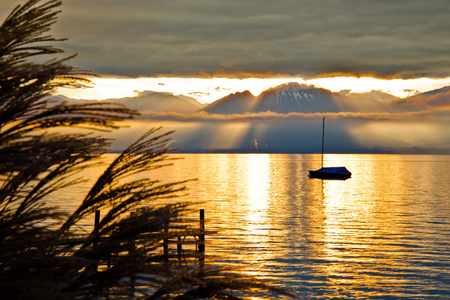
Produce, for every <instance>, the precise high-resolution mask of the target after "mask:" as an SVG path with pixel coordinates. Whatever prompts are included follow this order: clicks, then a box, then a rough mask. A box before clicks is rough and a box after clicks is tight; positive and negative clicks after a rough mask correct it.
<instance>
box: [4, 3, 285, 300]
mask: <svg viewBox="0 0 450 300" xmlns="http://www.w3.org/2000/svg"><path fill="white" fill-rule="evenodd" d="M59 5H61V2H60V1H57V0H50V1H48V2H46V3H44V4H40V1H39V0H31V1H28V2H27V3H26V4H24V5H22V6H18V7H17V8H16V9H15V10H14V11H13V12H12V13H11V14H10V15H9V16H8V18H7V19H6V21H5V22H4V23H3V25H2V26H1V27H0V185H1V190H0V212H1V214H0V291H1V298H2V299H92V298H97V299H104V298H110V299H114V298H124V297H133V298H135V299H138V298H143V299H166V298H179V299H195V298H211V299H240V298H245V297H246V296H250V295H262V294H261V293H265V292H275V293H281V294H285V292H283V291H281V290H279V289H277V288H271V287H269V286H267V285H266V284H265V283H264V282H261V281H258V280H256V279H254V278H251V277H245V276H244V275H236V274H234V273H231V272H227V271H224V270H221V269H219V268H217V267H214V266H211V265H208V263H202V264H197V265H192V264H184V265H180V264H179V263H178V262H171V261H170V260H168V259H167V257H164V255H162V254H161V251H158V249H159V248H161V245H162V242H163V240H164V239H168V238H175V237H179V236H186V235H192V234H195V233H196V231H195V230H194V229H192V226H191V223H189V222H188V221H185V218H183V216H185V215H186V214H187V213H189V212H190V210H189V204H186V203H177V202H170V203H171V204H168V203H169V202H164V201H162V202H161V201H157V200H160V199H166V198H172V197H176V196H178V195H179V193H180V192H183V191H184V190H185V186H184V184H185V182H175V183H169V184H162V183H160V181H159V180H157V179H153V178H148V177H141V178H142V179H136V178H138V177H134V176H135V175H137V174H141V173H143V172H149V171H151V170H153V169H156V168H160V167H163V166H166V165H167V164H168V163H167V161H168V156H167V154H168V153H170V152H172V151H174V150H172V149H169V148H167V147H166V145H167V142H168V139H169V135H170V133H166V134H158V129H152V130H150V131H149V132H147V133H146V134H145V135H144V136H142V137H141V138H140V139H139V140H138V141H136V142H135V143H133V144H132V145H130V146H129V147H128V148H127V149H126V150H125V151H123V152H122V153H121V154H119V155H117V156H116V158H115V160H114V161H113V162H112V163H111V164H110V165H108V166H106V169H105V171H104V172H103V173H102V174H101V175H100V176H99V178H98V180H97V181H96V182H95V184H94V185H93V186H92V188H91V189H90V191H89V192H88V193H87V195H86V197H84V199H80V203H81V204H80V205H79V207H78V208H77V209H76V210H75V211H74V212H72V213H70V214H67V213H64V212H62V211H60V210H58V207H52V206H49V205H48V204H47V199H48V197H49V196H50V195H52V193H54V192H56V191H60V190H61V189H64V188H67V187H70V186H72V185H74V184H77V183H79V182H80V181H82V180H83V179H82V178H79V176H77V174H78V173H79V172H80V171H82V170H83V169H85V168H88V167H92V166H98V164H99V163H100V162H101V156H102V155H103V154H105V153H107V152H108V147H109V145H110V143H111V141H110V140H108V139H104V138H102V137H101V136H95V135H94V134H92V133H84V131H80V132H81V133H68V134H63V133H61V131H60V130H59V129H61V128H63V127H70V128H84V129H90V130H91V131H92V130H94V131H95V130H112V129H116V128H118V126H117V124H116V123H115V122H116V121H120V120H124V119H127V118H132V117H134V116H136V115H137V112H136V111H133V110H130V109H128V108H126V107H123V106H120V105H115V104H109V103H101V102H95V103H92V104H83V105H66V104H65V103H63V104H58V105H53V104H52V103H51V102H50V100H49V99H50V98H49V97H48V95H49V94H50V93H52V92H54V91H55V89H56V88H57V87H74V88H80V87H85V86H87V85H88V84H89V80H88V79H86V78H85V77H83V76H85V75H92V74H91V73H90V72H88V71H85V70H81V69H78V68H74V67H71V66H68V65H66V64H65V63H66V61H67V59H70V58H71V57H69V58H66V59H62V60H57V59H54V60H51V61H49V62H47V63H41V64H39V63H35V62H32V61H30V60H29V58H30V57H32V56H36V55H42V54H56V53H60V52H62V51H61V50H60V49H57V48H54V47H52V46H45V45H44V44H45V43H47V42H55V41H60V40H57V39H54V38H52V37H51V36H49V35H44V34H45V33H46V32H48V31H49V29H50V26H51V25H52V24H53V23H55V22H56V17H57V14H58V11H55V8H57V7H58V6H59ZM72 57H73V56H72ZM62 200H63V199H62ZM139 207H141V208H142V207H144V208H143V209H137V208H139ZM97 210H101V211H102V214H103V216H102V218H101V220H100V222H99V223H98V225H97V226H96V227H93V228H92V229H91V230H90V231H89V232H87V233H84V234H80V229H79V227H77V223H78V222H80V221H82V220H85V219H86V218H89V217H90V218H92V216H93V214H94V213H95V211H97ZM131 211H135V213H134V214H130V212H131ZM108 263H109V265H108ZM233 293H234V294H233Z"/></svg>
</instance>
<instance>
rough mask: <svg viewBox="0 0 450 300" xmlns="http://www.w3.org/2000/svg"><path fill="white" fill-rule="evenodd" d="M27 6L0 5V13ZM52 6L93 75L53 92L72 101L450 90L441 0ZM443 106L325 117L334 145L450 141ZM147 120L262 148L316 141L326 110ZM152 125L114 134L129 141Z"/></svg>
mask: <svg viewBox="0 0 450 300" xmlns="http://www.w3.org/2000/svg"><path fill="white" fill-rule="evenodd" d="M24 2H25V1H18V0H1V2H0V19H4V18H5V17H6V16H7V15H8V14H9V13H10V11H11V10H12V9H13V8H14V7H15V6H16V5H17V4H21V3H24ZM42 2H45V1H42ZM60 9H61V11H62V12H61V14H59V18H58V22H57V23H55V24H54V25H53V27H52V31H51V32H50V33H51V34H52V35H53V36H54V37H55V38H68V40H67V41H64V42H59V43H56V44H55V45H54V46H57V47H58V48H61V49H63V50H64V51H65V53H66V55H67V56H68V55H71V54H73V53H79V54H78V56H77V57H76V58H74V59H72V60H71V61H69V63H70V64H71V65H74V66H77V67H81V68H83V69H88V70H93V72H94V73H96V74H98V75H100V77H96V78H93V79H92V80H93V83H94V85H93V87H92V88H90V89H84V90H79V89H78V90H59V92H60V93H62V94H64V95H66V96H69V97H72V98H79V99H97V100H101V99H107V98H121V97H130V96H134V95H138V93H139V92H140V91H145V90H152V91H159V92H171V93H174V94H175V95H178V94H183V95H186V96H190V97H193V98H196V99H197V100H198V101H199V102H201V103H210V102H212V101H214V100H217V99H219V98H222V97H224V96H226V95H228V94H230V93H234V92H237V91H244V90H250V91H251V92H252V93H253V95H255V96H257V95H258V94H259V93H261V92H262V91H264V90H266V89H268V88H270V87H273V86H277V85H280V84H283V83H286V82H292V81H296V82H299V83H306V84H313V85H315V86H317V87H322V88H326V89H329V90H331V91H333V92H337V91H340V90H349V91H352V92H357V93H360V92H367V91H371V90H377V91H383V92H387V93H390V94H393V95H395V96H397V97H406V96H409V95H414V94H417V93H420V92H426V91H430V90H435V89H439V88H441V87H444V86H450V18H449V16H450V1H448V0H427V1H423V0H395V1H393V0H376V1H375V0H245V1H242V0H239V1H237V0H189V1H187V0H76V1H75V0H63V5H62V6H61V7H60ZM60 58H61V57H60ZM49 59H51V58H49ZM443 101H444V103H443V105H440V106H439V107H438V106H434V107H433V108H430V109H429V110H427V111H424V112H421V113H418V114H417V113H414V112H412V113H409V112H407V113H405V114H389V113H386V114H371V115H362V114H356V115H345V114H342V115H329V116H328V115H327V118H328V119H329V120H330V123H331V124H332V125H331V126H330V127H331V129H333V128H334V129H336V130H337V131H336V132H335V134H334V136H335V137H336V138H335V141H332V142H331V143H335V144H336V145H338V144H339V143H341V144H342V147H346V145H349V144H352V145H355V146H364V147H373V146H380V145H381V146H386V147H390V146H395V147H403V146H407V147H409V146H424V147H436V146H437V147H450V117H449V116H450V110H449V109H450V108H449V107H450V102H449V99H448V98H445V99H444V100H443ZM148 118H149V120H150V119H151V120H157V121H155V122H156V123H154V124H153V125H163V126H164V127H165V128H167V129H174V130H176V133H175V134H176V136H175V138H174V142H175V143H176V146H182V147H187V148H189V147H190V146H192V147H202V148H204V149H212V148H214V147H215V148H223V149H231V148H233V147H235V146H236V145H241V146H242V145H245V147H253V146H256V144H258V147H259V148H261V147H265V148H266V149H268V150H270V149H274V147H276V146H278V145H280V144H285V145H288V144H289V143H292V141H296V144H295V145H294V144H292V145H291V149H297V147H300V146H301V145H303V144H304V142H305V141H306V139H308V140H311V141H312V140H313V138H312V135H313V136H320V130H319V131H317V132H314V133H313V134H312V135H311V132H312V131H311V130H312V128H315V129H314V130H316V129H317V128H319V127H320V126H319V125H320V119H321V118H322V116H321V115H320V116H319V115H317V116H306V115H301V114H300V115H296V114H290V115H279V114H278V115H277V114H275V115H270V114H269V115H266V114H263V115H256V116H245V117H243V116H234V117H233V118H230V119H227V118H221V117H220V116H210V115H206V114H201V113H200V114H197V115H193V116H190V117H186V116H169V115H167V116H164V114H160V115H154V116H150V115H149V117H148ZM149 120H147V121H143V120H138V121H136V123H133V124H132V125H130V128H129V130H128V131H122V133H121V134H122V138H123V139H125V140H126V139H130V138H132V137H137V136H138V135H139V134H140V133H142V132H143V131H144V130H145V128H148V126H149V124H148V122H150V121H149ZM130 124H131V123H130ZM294 129H296V130H294ZM319 129H320V128H319ZM339 130H340V131H339ZM338 131H339V132H338ZM330 135H331V136H333V135H332V134H330ZM282 138H283V139H282ZM302 139H303V140H302ZM255 142H256V143H255ZM318 142H319V143H320V141H318ZM313 147H315V146H314V145H311V147H310V148H308V149H309V150H308V149H306V150H305V151H310V150H311V149H312V148H313Z"/></svg>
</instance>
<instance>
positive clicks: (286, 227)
mask: <svg viewBox="0 0 450 300" xmlns="http://www.w3.org/2000/svg"><path fill="white" fill-rule="evenodd" d="M173 156H176V157H184V159H182V160H177V161H175V162H174V165H173V166H171V167H167V168H163V169H160V170H157V171H154V172H152V173H150V174H151V175H149V176H154V177H155V178H158V179H163V180H164V181H178V180H184V179H188V178H197V179H198V180H197V181H194V182H191V183H189V184H188V187H189V189H190V190H189V195H188V196H186V197H184V198H183V199H184V200H188V201H202V202H203V203H202V204H198V207H199V208H204V209H205V216H206V228H207V229H219V233H218V234H216V235H214V236H207V242H208V243H207V245H206V251H207V254H211V255H216V254H219V255H223V257H224V258H222V259H220V262H223V263H232V264H234V265H242V268H243V270H244V271H245V272H248V273H251V274H254V275H257V276H261V277H264V278H270V279H275V280H277V281H278V282H280V285H281V286H283V287H286V288H289V289H292V290H294V291H296V292H297V293H298V295H299V296H301V297H303V298H305V299H315V298H317V299H450V218H449V216H450V156H445V155H441V156H440V155H331V154H329V155H326V156H325V160H326V161H325V166H346V167H347V169H349V170H350V171H351V172H352V173H353V174H352V178H350V179H348V180H345V181H336V180H328V181H322V180H320V179H309V178H308V170H311V169H318V168H319V167H320V155H301V154H286V155H285V154H183V155H181V154H180V155H173ZM90 176H93V177H95V176H98V174H94V173H92V174H91V175H90ZM80 189H82V187H80ZM80 191H81V190H80ZM78 199H79V198H78ZM74 201H75V200H74ZM65 203H66V204H65V205H67V209H70V206H71V205H72V204H73V203H72V204H70V203H68V202H65Z"/></svg>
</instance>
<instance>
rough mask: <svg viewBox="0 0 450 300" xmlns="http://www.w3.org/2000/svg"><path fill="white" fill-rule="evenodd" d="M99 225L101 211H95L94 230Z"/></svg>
mask: <svg viewBox="0 0 450 300" xmlns="http://www.w3.org/2000/svg"><path fill="white" fill-rule="evenodd" d="M98 224H100V211H99V210H96V211H95V221H94V228H97V227H98Z"/></svg>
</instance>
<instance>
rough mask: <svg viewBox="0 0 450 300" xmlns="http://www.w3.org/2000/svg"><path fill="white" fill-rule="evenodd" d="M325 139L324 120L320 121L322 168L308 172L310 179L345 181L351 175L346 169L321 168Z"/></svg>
mask: <svg viewBox="0 0 450 300" xmlns="http://www.w3.org/2000/svg"><path fill="white" fill-rule="evenodd" d="M324 139H325V118H323V121H322V167H321V168H320V169H319V170H315V171H309V177H310V178H320V179H347V178H350V177H351V176H352V173H351V172H350V171H349V170H347V168H346V167H324V166H323V145H324Z"/></svg>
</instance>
